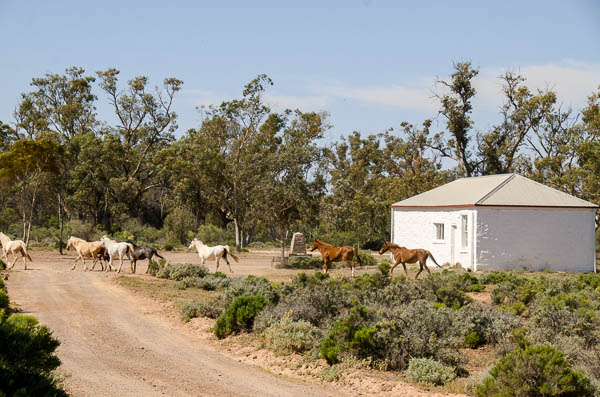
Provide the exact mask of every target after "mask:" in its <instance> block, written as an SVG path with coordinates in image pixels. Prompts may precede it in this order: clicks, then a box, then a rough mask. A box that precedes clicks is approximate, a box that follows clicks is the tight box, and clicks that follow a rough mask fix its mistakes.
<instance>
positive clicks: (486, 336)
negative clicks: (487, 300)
mask: <svg viewBox="0 0 600 397" xmlns="http://www.w3.org/2000/svg"><path fill="white" fill-rule="evenodd" d="M454 323H455V326H456V329H457V331H456V333H457V334H459V335H463V339H464V342H465V345H466V346H467V347H472V348H473V347H478V346H479V345H481V344H485V343H489V344H491V345H497V344H498V343H501V342H503V341H506V340H507V339H508V338H510V336H511V335H512V332H513V330H514V329H516V328H519V327H520V326H521V325H522V321H521V319H520V318H519V317H516V316H513V315H511V314H509V313H507V312H505V311H502V310H498V309H496V308H494V307H490V306H487V305H482V304H479V303H471V304H469V305H467V306H465V307H463V308H462V309H460V310H459V311H458V312H457V313H456V315H455V318H454ZM469 334H476V335H478V336H480V337H481V340H480V341H477V340H475V339H471V341H467V337H468V335H469ZM469 338H475V337H474V336H471V337H469Z"/></svg>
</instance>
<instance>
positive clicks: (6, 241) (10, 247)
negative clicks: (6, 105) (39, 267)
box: [0, 232, 33, 270]
mask: <svg viewBox="0 0 600 397" xmlns="http://www.w3.org/2000/svg"><path fill="white" fill-rule="evenodd" d="M0 243H2V256H3V257H4V258H6V262H7V263H8V254H12V255H13V256H14V257H15V259H14V260H13V262H12V263H11V265H10V266H8V269H12V268H13V267H15V263H16V262H17V259H18V256H17V254H19V255H21V258H23V269H24V270H27V262H25V258H27V259H29V260H30V261H31V257H30V256H29V254H28V253H27V245H25V243H24V242H23V240H11V239H10V238H8V236H7V235H6V234H4V233H2V232H0ZM32 262H33V261H32Z"/></svg>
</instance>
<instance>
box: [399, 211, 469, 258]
mask: <svg viewBox="0 0 600 397" xmlns="http://www.w3.org/2000/svg"><path fill="white" fill-rule="evenodd" d="M461 215H467V227H468V229H467V230H468V234H467V240H468V242H467V246H466V247H462V242H461ZM476 218H477V213H476V211H475V210H473V209H464V208H456V209H453V208H446V209H438V208H435V209H421V208H419V209H409V208H392V231H391V232H392V242H393V243H396V244H398V245H401V246H403V247H406V248H424V249H426V250H428V251H430V252H431V253H432V255H433V257H434V258H435V260H436V261H437V262H438V263H439V264H440V265H443V264H444V263H453V264H454V263H457V262H458V263H460V264H461V265H463V267H469V268H472V266H473V262H474V252H475V250H476V241H475V239H473V235H474V227H475V222H476ZM435 223H442V224H444V240H442V241H438V240H437V239H436V227H435ZM453 225H454V226H455V227H456V229H455V231H454V233H455V240H454V241H455V243H454V257H453V256H452V226H453ZM452 259H454V260H452ZM429 264H431V265H432V266H435V264H433V263H432V262H431V261H428V266H429Z"/></svg>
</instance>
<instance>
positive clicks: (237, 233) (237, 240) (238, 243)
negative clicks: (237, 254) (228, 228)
mask: <svg viewBox="0 0 600 397" xmlns="http://www.w3.org/2000/svg"><path fill="white" fill-rule="evenodd" d="M233 226H234V228H235V247H236V248H237V249H240V248H241V238H240V227H239V225H238V222H237V218H233Z"/></svg>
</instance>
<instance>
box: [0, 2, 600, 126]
mask: <svg viewBox="0 0 600 397" xmlns="http://www.w3.org/2000/svg"><path fill="white" fill-rule="evenodd" d="M599 21H600V2H597V1H568V2H567V1H548V0H546V1H502V2H500V1H497V2H490V1H485V2H484V1H452V2H451V1H419V2H417V1H410V2H408V1H405V2H401V1H378V0H358V1H354V0H352V1H303V2H293V3H292V2H282V1H252V2H249V1H222V2H201V1H195V2H192V1H189V2H186V1H172V2H167V1H123V0H121V1H112V0H111V1H98V2H93V3H92V2H85V1H12V0H0V43H1V47H0V50H1V51H0V54H1V56H0V59H1V61H0V120H2V121H4V122H13V117H12V112H13V110H14V107H15V105H16V102H17V100H18V96H19V93H21V92H26V91H28V90H29V89H30V87H29V83H30V81H31V78H33V77H39V76H42V75H43V74H44V73H62V72H63V71H64V69H66V68H67V67H70V66H81V67H83V68H85V69H86V70H87V71H88V72H90V73H93V72H95V71H97V70H103V69H107V68H109V67H115V68H117V69H119V70H121V80H122V81H121V83H122V84H123V85H124V84H125V82H126V80H128V79H130V78H132V77H134V76H138V75H146V76H148V77H149V78H150V81H151V83H152V84H153V85H155V84H160V82H161V81H162V79H163V78H164V77H170V76H173V77H177V78H180V79H182V80H183V81H184V86H183V90H182V92H181V93H180V94H179V95H178V97H177V98H176V102H175V109H176V111H177V112H178V114H179V116H180V118H179V126H180V131H185V130H186V129H188V128H191V127H196V126H197V125H198V123H199V121H200V115H199V114H198V112H197V111H196V110H195V107H196V106H198V105H202V104H210V103H219V102H220V101H222V100H227V99H232V98H236V97H239V96H240V95H241V91H242V88H243V86H244V85H245V84H246V83H247V82H248V81H250V80H251V79H252V78H253V77H255V76H256V75H257V74H259V73H266V74H268V75H269V76H270V77H271V78H272V79H273V81H274V83H275V85H274V87H272V88H270V89H269V90H268V92H267V94H266V96H265V99H266V100H267V101H268V102H269V103H270V104H271V105H272V106H273V107H274V108H275V109H277V110H279V109H282V108H286V107H291V108H300V110H303V111H312V110H325V111H327V112H329V113H330V114H331V117H330V122H331V124H333V128H332V130H331V131H330V132H328V135H329V136H330V137H332V138H334V137H337V136H339V135H340V134H343V135H346V134H348V133H350V132H352V131H353V130H359V131H361V132H363V133H371V132H380V131H383V130H384V129H386V128H389V127H398V126H399V124H400V122H402V121H409V122H411V123H413V124H421V122H422V121H423V120H424V119H425V118H431V117H434V116H435V115H436V109H437V108H438V106H437V104H436V102H435V100H433V99H432V92H433V90H434V85H433V82H434V79H435V78H436V76H437V77H441V78H445V77H447V76H448V75H449V74H450V73H451V72H452V63H453V61H461V60H470V61H472V62H473V63H474V64H475V65H477V66H478V67H480V69H481V73H480V75H479V77H478V78H477V81H476V88H477V89H478V91H479V95H478V99H477V101H476V103H475V110H474V115H473V116H474V119H475V127H476V128H477V129H479V130H485V129H486V128H488V127H489V126H490V125H491V124H493V123H494V122H495V121H496V120H497V119H496V115H497V107H498V105H499V104H500V101H501V96H500V86H499V80H498V76H499V75H500V74H501V73H502V72H503V70H505V69H507V68H510V69H512V70H518V71H520V72H521V73H522V74H524V75H525V76H526V77H527V78H528V84H529V85H530V86H532V87H536V88H538V87H539V88H541V87H544V86H550V87H552V88H554V89H555V90H556V91H557V92H558V94H559V98H560V100H561V101H562V102H563V103H564V104H565V106H572V107H573V108H575V109H578V108H580V107H581V106H583V105H584V103H585V101H586V97H587V96H588V95H589V94H591V93H592V92H593V91H594V90H595V89H596V88H597V87H598V85H600V22H599ZM97 94H98V96H99V98H100V101H99V106H98V111H99V113H100V116H101V117H102V118H103V119H105V120H108V121H109V122H114V117H113V115H112V113H111V112H110V109H109V108H108V106H107V105H106V103H107V101H106V98H105V96H103V94H102V93H101V92H100V91H99V90H98V91H97ZM437 128H438V129H442V128H443V125H442V124H441V123H440V125H439V126H437Z"/></svg>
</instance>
